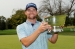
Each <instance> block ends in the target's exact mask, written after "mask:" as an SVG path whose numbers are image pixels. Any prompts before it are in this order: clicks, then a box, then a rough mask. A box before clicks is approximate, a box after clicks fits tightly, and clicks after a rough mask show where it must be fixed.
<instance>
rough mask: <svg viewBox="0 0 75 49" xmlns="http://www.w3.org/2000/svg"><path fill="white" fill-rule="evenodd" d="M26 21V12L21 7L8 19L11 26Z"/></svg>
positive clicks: (14, 26) (13, 26)
mask: <svg viewBox="0 0 75 49" xmlns="http://www.w3.org/2000/svg"><path fill="white" fill-rule="evenodd" d="M25 21H26V16H25V14H24V10H22V9H20V10H17V11H15V14H13V15H12V16H11V18H9V19H8V23H9V24H8V26H10V27H9V28H16V26H17V25H19V24H21V23H23V22H25Z"/></svg>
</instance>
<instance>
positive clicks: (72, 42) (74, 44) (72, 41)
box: [48, 35, 75, 49]
mask: <svg viewBox="0 0 75 49" xmlns="http://www.w3.org/2000/svg"><path fill="white" fill-rule="evenodd" d="M48 47H49V49H75V36H64V35H59V38H58V41H57V43H56V44H51V43H50V42H49V43H48Z"/></svg>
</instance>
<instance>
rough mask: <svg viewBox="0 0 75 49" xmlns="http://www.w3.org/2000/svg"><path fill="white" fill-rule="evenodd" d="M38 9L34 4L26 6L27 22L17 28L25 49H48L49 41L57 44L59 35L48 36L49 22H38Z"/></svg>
mask: <svg viewBox="0 0 75 49" xmlns="http://www.w3.org/2000/svg"><path fill="white" fill-rule="evenodd" d="M37 14H38V13H37V7H36V4H34V3H29V4H27V5H26V10H25V15H26V16H27V20H26V22H24V23H22V24H20V25H18V26H17V34H18V37H19V40H20V42H21V43H22V48H23V49H48V47H47V41H48V40H49V41H50V42H51V43H56V41H57V39H58V33H54V34H53V35H51V34H47V32H48V31H47V29H48V28H50V29H51V26H50V25H49V24H48V23H47V22H39V21H37V19H36V17H37Z"/></svg>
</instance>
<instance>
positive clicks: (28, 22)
mask: <svg viewBox="0 0 75 49" xmlns="http://www.w3.org/2000/svg"><path fill="white" fill-rule="evenodd" d="M38 22H39V21H37V20H36V23H38ZM26 23H27V24H32V22H30V21H28V20H26ZM36 23H35V24H36Z"/></svg>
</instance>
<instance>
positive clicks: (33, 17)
mask: <svg viewBox="0 0 75 49" xmlns="http://www.w3.org/2000/svg"><path fill="white" fill-rule="evenodd" d="M36 17H37V16H32V17H31V16H29V17H28V19H36Z"/></svg>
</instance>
